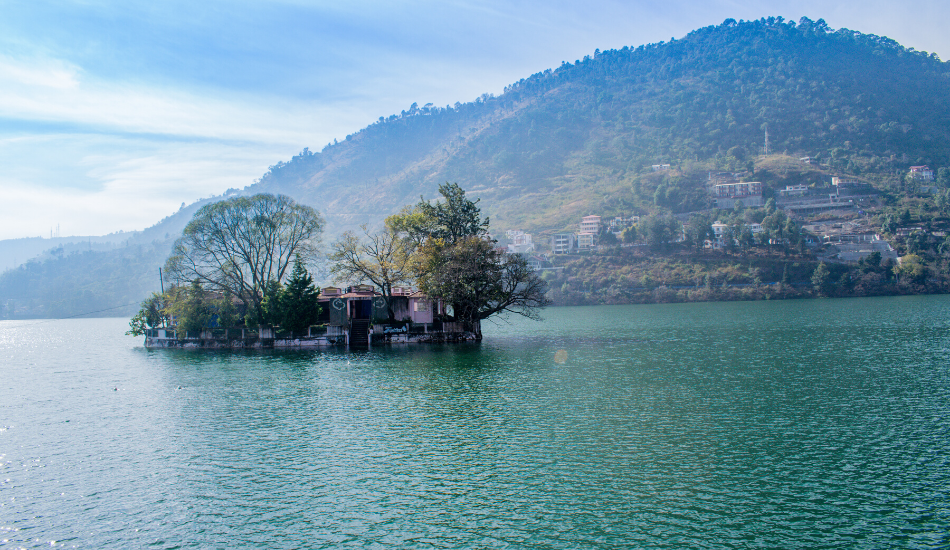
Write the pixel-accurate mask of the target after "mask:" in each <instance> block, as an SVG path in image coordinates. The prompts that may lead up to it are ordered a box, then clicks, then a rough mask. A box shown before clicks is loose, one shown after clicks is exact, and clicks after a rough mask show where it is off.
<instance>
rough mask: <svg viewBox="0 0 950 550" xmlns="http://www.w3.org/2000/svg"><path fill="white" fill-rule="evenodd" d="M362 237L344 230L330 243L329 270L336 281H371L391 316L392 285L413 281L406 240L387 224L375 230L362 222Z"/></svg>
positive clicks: (392, 314)
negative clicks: (372, 231)
mask: <svg viewBox="0 0 950 550" xmlns="http://www.w3.org/2000/svg"><path fill="white" fill-rule="evenodd" d="M362 230H363V238H360V237H359V236H357V235H356V234H355V233H353V232H352V231H347V232H346V233H344V234H343V235H342V236H340V238H339V239H338V240H337V241H336V242H334V243H333V244H332V245H330V261H331V262H333V265H332V266H331V267H330V273H332V274H333V276H334V280H335V281H336V282H349V283H362V282H364V281H369V282H371V283H373V284H374V285H375V286H376V287H377V288H379V289H380V291H381V292H382V293H383V294H384V295H385V296H386V298H387V299H386V303H387V304H390V305H389V317H390V318H393V316H394V312H393V310H392V306H391V304H392V300H390V298H392V292H393V287H394V286H397V285H402V284H410V283H411V282H412V274H413V273H412V270H411V268H410V258H411V255H410V253H409V250H408V249H407V246H408V243H407V242H406V241H405V240H404V239H402V238H400V237H399V235H398V233H397V232H396V231H395V230H394V229H393V228H391V227H390V226H389V225H387V226H386V227H385V228H384V229H383V230H382V231H380V232H378V233H370V232H369V230H368V229H367V228H366V226H365V225H364V226H362Z"/></svg>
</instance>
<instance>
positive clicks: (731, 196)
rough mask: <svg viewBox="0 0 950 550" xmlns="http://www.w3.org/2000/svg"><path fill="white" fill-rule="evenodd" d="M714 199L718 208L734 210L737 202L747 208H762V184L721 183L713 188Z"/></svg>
mask: <svg viewBox="0 0 950 550" xmlns="http://www.w3.org/2000/svg"><path fill="white" fill-rule="evenodd" d="M713 198H715V199H716V207H717V208H732V207H733V206H735V204H736V201H740V202H741V203H742V204H743V205H745V206H762V204H763V202H762V183H761V182H758V181H744V182H736V183H719V184H716V185H715V186H714V187H713Z"/></svg>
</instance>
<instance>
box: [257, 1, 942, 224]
mask: <svg viewBox="0 0 950 550" xmlns="http://www.w3.org/2000/svg"><path fill="white" fill-rule="evenodd" d="M948 92H950V67H948V66H947V64H946V63H943V62H941V61H940V60H939V59H938V58H937V57H936V56H935V55H927V54H926V53H923V52H915V51H913V50H910V49H906V48H904V47H902V46H900V45H899V44H897V43H896V42H894V41H893V40H890V39H887V38H883V37H878V36H874V35H865V34H861V33H859V32H855V31H850V30H847V29H840V30H837V31H835V30H832V29H830V28H828V27H827V26H826V25H825V24H824V22H823V21H821V20H819V21H818V22H811V21H809V20H807V19H802V21H801V22H799V23H797V24H796V23H793V22H785V21H783V20H782V19H781V18H778V19H771V18H770V19H763V20H759V21H751V22H741V23H736V22H735V21H732V20H728V21H726V22H725V23H723V24H722V25H719V26H715V27H707V28H704V29H699V30H697V31H694V32H692V33H690V34H689V35H687V36H686V37H685V38H683V39H681V40H675V41H671V42H668V43H660V44H652V45H647V46H640V47H637V48H624V49H621V50H610V51H605V52H599V51H598V52H595V54H594V55H593V56H587V57H585V58H584V59H582V60H579V61H577V62H576V63H573V64H564V65H562V66H561V67H559V68H557V69H555V70H547V71H544V72H541V73H538V74H535V75H533V76H531V77H529V78H527V79H524V80H521V81H519V82H517V83H515V84H513V85H512V86H510V87H509V88H508V89H506V91H505V93H504V94H503V95H501V96H499V97H490V96H483V97H482V98H480V99H479V100H477V101H475V102H473V103H468V104H464V105H459V104H456V106H455V107H452V108H445V109H440V108H433V107H431V106H426V107H423V108H417V107H415V106H414V107H413V108H411V109H410V110H409V111H404V112H403V113H402V114H400V115H397V116H392V117H390V118H389V119H385V120H384V119H380V121H379V122H377V123H376V124H373V125H371V126H369V127H367V128H365V129H363V130H361V131H360V132H357V133H355V134H353V135H351V136H348V137H347V139H346V141H344V142H341V143H339V144H335V145H331V146H328V147H327V148H326V149H324V150H323V152H321V153H310V152H309V151H305V152H304V153H302V154H301V155H298V156H296V157H294V158H293V159H292V160H291V161H290V162H288V163H281V164H278V165H277V166H275V167H273V168H272V169H271V170H270V171H269V172H268V173H267V174H265V175H264V177H263V178H261V180H260V182H259V183H257V184H256V185H255V186H253V187H252V189H253V190H255V191H256V190H263V191H279V192H284V193H288V194H291V195H293V196H295V197H296V198H298V199H300V200H303V201H305V202H308V203H310V204H312V205H314V206H316V207H317V208H320V209H322V210H323V211H324V212H326V214H327V216H328V219H329V220H330V222H331V224H330V225H331V226H335V227H338V228H352V227H353V226H355V225H356V224H359V223H364V222H371V221H374V220H378V219H379V218H380V217H381V216H383V215H385V214H388V213H389V212H392V211H394V210H396V209H398V208H399V207H401V206H402V205H403V204H406V203H409V202H413V201H414V200H416V199H417V197H418V195H419V194H420V193H421V194H424V195H426V196H430V195H432V194H433V193H434V190H435V188H436V187H437V185H438V184H439V183H441V182H443V181H446V180H450V181H457V182H459V183H460V184H461V185H462V186H463V187H465V188H466V189H469V190H470V193H473V194H475V195H477V196H480V197H481V198H482V199H483V203H482V204H483V206H484V207H485V208H486V210H487V212H488V213H489V214H491V215H492V219H493V221H494V222H495V226H496V227H497V228H499V229H505V228H509V227H523V228H525V229H530V230H534V231H537V230H544V229H552V228H559V227H562V226H566V225H568V224H572V223H574V222H575V221H576V220H577V219H578V217H579V216H580V215H582V214H584V213H586V212H588V211H592V210H596V211H598V212H602V213H604V214H611V213H614V211H616V212H617V213H620V212H631V211H638V210H639V211H645V210H650V209H653V208H654V207H657V206H658V207H661V208H665V209H671V210H674V211H689V210H693V209H696V208H701V207H703V206H704V204H705V197H704V195H703V193H702V191H701V189H700V188H701V184H702V181H703V180H704V179H705V172H706V171H707V170H720V169H742V168H745V167H747V166H748V165H749V163H750V161H751V160H752V159H753V158H754V157H755V156H757V155H759V154H760V153H762V152H763V146H764V138H765V131H766V128H768V133H769V140H770V144H771V150H772V151H776V152H780V153H781V152H785V153H787V154H791V155H801V156H805V155H808V156H812V157H817V158H819V159H821V160H822V161H823V162H824V163H825V164H826V165H827V166H828V167H829V168H830V169H831V170H835V171H840V172H846V173H850V174H854V175H859V176H863V177H865V178H868V179H871V180H872V181H875V180H876V181H879V182H881V183H886V182H887V181H888V179H889V178H891V179H893V174H895V173H896V172H900V171H904V170H906V169H907V168H908V167H909V166H910V165H913V164H929V165H931V166H932V167H934V168H938V167H944V166H947V165H950V149H948V147H947V144H948V143H950V124H948V123H950V101H948V100H947V98H948ZM656 163H672V164H673V165H674V168H678V169H679V170H677V172H676V174H675V175H671V176H670V177H667V178H666V179H665V180H664V179H661V180H657V178H656V177H655V176H652V175H649V176H648V174H649V166H650V165H652V164H656ZM658 187H662V188H661V189H660V196H659V197H657V188H658Z"/></svg>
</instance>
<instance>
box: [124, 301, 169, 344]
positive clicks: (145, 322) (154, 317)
mask: <svg viewBox="0 0 950 550" xmlns="http://www.w3.org/2000/svg"><path fill="white" fill-rule="evenodd" d="M166 302H167V296H166V295H165V294H161V293H159V292H153V293H152V295H151V296H149V297H148V298H146V299H145V300H144V301H142V307H141V308H140V309H139V311H138V313H136V314H135V316H134V317H132V320H131V321H129V331H128V332H126V334H128V335H131V336H142V335H143V334H145V331H146V330H147V329H150V328H157V327H159V326H163V325H164V324H165V323H166V322H167V321H168V315H167V314H166V312H165V307H166V305H167V304H166Z"/></svg>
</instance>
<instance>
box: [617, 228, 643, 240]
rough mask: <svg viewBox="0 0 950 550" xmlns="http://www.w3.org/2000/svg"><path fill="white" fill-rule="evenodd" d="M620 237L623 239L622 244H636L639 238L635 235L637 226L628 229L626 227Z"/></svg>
mask: <svg viewBox="0 0 950 550" xmlns="http://www.w3.org/2000/svg"><path fill="white" fill-rule="evenodd" d="M620 236H621V238H623V242H625V243H635V242H637V239H638V238H639V235H638V234H637V226H635V225H631V226H630V227H627V228H626V229H624V230H623V233H621V234H620Z"/></svg>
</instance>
